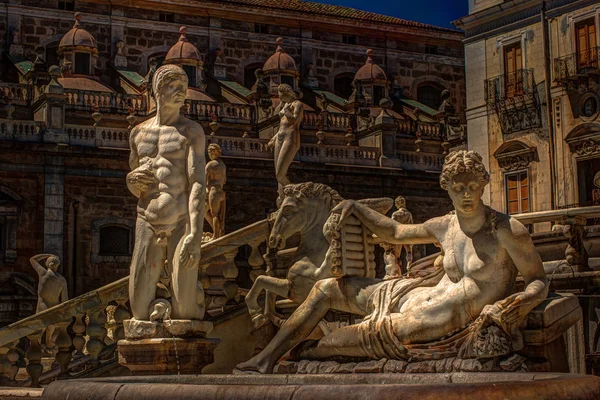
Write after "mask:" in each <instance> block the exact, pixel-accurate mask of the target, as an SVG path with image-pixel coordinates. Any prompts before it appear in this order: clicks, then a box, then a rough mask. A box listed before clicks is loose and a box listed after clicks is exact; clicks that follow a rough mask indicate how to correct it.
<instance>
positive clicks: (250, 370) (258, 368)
mask: <svg viewBox="0 0 600 400" xmlns="http://www.w3.org/2000/svg"><path fill="white" fill-rule="evenodd" d="M257 357H258V356H255V357H252V358H251V359H249V360H248V361H246V362H243V363H240V364H238V365H236V367H235V369H234V370H233V373H234V374H236V375H242V374H246V375H255V374H269V373H271V372H272V370H273V368H271V367H270V366H269V364H268V363H264V362H261V360H259V359H258V358H257Z"/></svg>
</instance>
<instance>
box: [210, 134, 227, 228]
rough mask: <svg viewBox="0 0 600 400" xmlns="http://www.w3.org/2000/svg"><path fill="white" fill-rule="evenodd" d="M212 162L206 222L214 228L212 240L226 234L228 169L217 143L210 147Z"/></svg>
mask: <svg viewBox="0 0 600 400" xmlns="http://www.w3.org/2000/svg"><path fill="white" fill-rule="evenodd" d="M208 156H209V157H210V161H209V162H208V163H207V164H206V168H205V171H206V216H205V218H206V220H207V221H208V223H209V225H210V226H211V228H212V237H211V240H214V239H218V238H220V237H221V236H223V235H224V234H225V207H226V203H225V200H226V193H225V190H223V186H224V185H225V183H227V167H226V166H225V163H224V162H223V160H222V159H221V147H220V146H219V145H218V144H216V143H211V144H209V145H208Z"/></svg>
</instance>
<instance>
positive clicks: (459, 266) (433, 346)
mask: <svg viewBox="0 0 600 400" xmlns="http://www.w3.org/2000/svg"><path fill="white" fill-rule="evenodd" d="M488 183H489V174H488V172H487V171H486V169H485V166H484V165H483V163H482V158H481V156H480V155H479V154H477V153H475V152H472V151H459V152H452V153H450V154H449V155H448V156H447V157H446V161H445V164H444V167H443V170H442V173H441V176H440V185H441V187H442V188H443V189H445V190H447V192H448V195H449V196H450V198H451V200H452V202H453V204H454V208H455V211H454V212H453V213H450V214H448V215H445V216H442V217H438V218H433V219H430V220H429V221H426V222H425V223H423V224H401V223H399V222H397V221H395V220H394V219H391V218H388V217H385V216H384V215H381V214H380V213H378V212H376V211H374V210H372V209H371V208H369V207H368V206H366V205H365V204H361V203H360V202H357V201H352V200H345V201H343V202H341V203H340V204H338V205H337V206H336V207H335V208H334V209H333V210H332V217H331V221H332V222H331V225H332V228H331V231H332V232H334V237H335V238H336V240H332V241H331V244H330V249H329V250H328V254H331V257H328V256H326V257H325V260H324V262H323V265H322V266H321V268H330V269H331V271H332V273H333V275H334V278H328V279H322V280H318V281H317V282H316V283H315V284H314V287H312V290H311V291H310V293H309V294H308V296H307V297H306V299H305V300H304V301H303V303H302V304H301V305H300V307H298V309H296V311H295V312H294V313H293V315H292V316H291V317H290V318H289V319H288V321H287V323H286V324H285V325H283V326H282V328H281V329H280V331H279V332H278V333H277V335H276V336H275V337H274V339H273V340H272V341H271V342H270V343H269V345H268V346H267V347H266V348H265V349H264V350H263V351H262V352H261V353H259V354H258V355H256V356H255V357H253V358H252V359H251V360H249V361H248V362H246V363H242V364H239V365H238V367H237V371H240V372H259V373H271V372H272V371H273V367H274V365H275V364H276V362H277V361H278V360H279V359H280V357H281V356H283V355H284V354H285V353H286V352H288V351H289V350H292V349H293V352H292V355H293V357H294V358H295V359H309V360H310V359H312V360H327V359H329V358H331V357H336V356H341V357H365V358H371V359H382V358H387V359H396V360H407V359H415V358H416V359H424V360H426V359H431V358H451V357H458V358H461V359H471V358H474V359H483V358H491V357H500V356H508V355H511V354H513V353H514V352H516V351H519V350H521V349H523V346H524V342H523V332H522V330H521V327H522V325H523V322H524V320H525V319H526V317H527V315H528V314H529V312H530V311H531V310H533V309H534V308H535V307H536V306H537V305H538V304H540V303H541V302H542V301H543V300H544V299H545V298H546V296H547V294H548V280H547V278H546V275H545V273H544V269H543V266H542V261H541V259H540V256H539V254H538V253H537V251H536V250H535V247H534V245H533V242H532V240H531V237H530V235H529V232H528V230H527V229H526V228H525V227H524V226H523V225H522V224H521V223H520V222H518V221H517V220H516V219H514V218H511V217H510V216H508V215H504V214H502V213H499V212H497V211H495V210H492V209H491V208H490V207H488V206H487V205H485V204H483V202H482V201H481V197H482V194H483V191H484V188H485V186H486V185H487V184H488ZM289 208H290V209H291V210H286V209H285V208H284V207H282V209H281V210H279V212H280V213H282V214H283V215H287V214H292V213H293V205H290V206H289ZM352 219H356V220H358V221H359V223H360V224H359V225H358V227H357V228H358V230H356V231H355V232H369V233H373V234H375V235H377V237H378V238H379V239H380V240H381V241H382V242H385V243H389V244H390V245H406V244H408V245H411V244H427V243H439V244H440V246H441V247H442V250H443V254H444V257H443V259H442V260H440V261H441V262H440V263H439V264H438V265H437V266H438V268H439V269H437V270H434V271H433V272H431V273H430V274H428V275H426V276H423V277H418V278H407V279H391V280H383V281H382V280H378V279H374V277H371V276H369V275H368V273H369V272H368V270H367V271H365V272H362V274H361V272H360V270H361V268H363V269H366V268H365V267H367V265H364V264H363V263H361V262H357V261H358V260H360V259H361V256H362V255H361V254H365V253H366V248H365V247H364V245H363V247H362V249H361V248H358V247H356V248H353V249H349V248H348V245H347V243H350V242H352V241H351V240H350V238H352V236H351V235H356V233H355V232H350V231H349V230H348V229H347V228H346V229H345V228H344V227H345V226H348V224H349V222H348V221H351V220H352ZM328 222H329V221H328ZM339 227H342V228H341V229H340V228H339ZM352 229H356V227H354V226H353V227H352ZM336 235H339V236H336ZM352 243H353V242H352ZM353 246H354V243H353ZM361 251H362V253H361ZM366 259H367V260H368V258H366ZM517 273H520V274H521V276H522V277H523V278H524V281H525V288H524V290H523V291H521V292H517V293H512V294H511V291H512V289H513V287H514V283H515V279H516V276H517ZM330 309H335V310H338V311H342V312H349V313H353V314H358V315H361V316H364V317H365V318H364V319H363V321H362V322H361V323H359V324H355V325H350V326H346V327H342V328H340V329H338V330H335V331H333V332H331V333H328V334H327V335H325V336H324V337H323V338H322V339H320V340H317V341H315V340H313V341H306V342H303V343H302V344H301V345H299V346H297V345H298V344H300V342H302V340H304V339H305V338H307V337H308V336H309V335H310V334H311V333H312V332H313V330H314V329H315V328H316V327H317V325H318V324H319V322H320V321H321V319H322V318H323V317H324V316H325V315H326V313H327V312H328V311H329V310H330Z"/></svg>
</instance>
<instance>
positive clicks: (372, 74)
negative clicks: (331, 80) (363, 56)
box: [354, 49, 387, 81]
mask: <svg viewBox="0 0 600 400" xmlns="http://www.w3.org/2000/svg"><path fill="white" fill-rule="evenodd" d="M372 55H373V50H372V49H369V50H367V61H366V62H365V65H363V66H362V67H360V68H359V70H358V71H356V75H354V79H357V80H359V81H366V80H387V76H386V75H385V72H384V71H383V69H382V68H381V67H380V66H379V65H377V64H375V62H374V61H373V59H372V58H371V56H372Z"/></svg>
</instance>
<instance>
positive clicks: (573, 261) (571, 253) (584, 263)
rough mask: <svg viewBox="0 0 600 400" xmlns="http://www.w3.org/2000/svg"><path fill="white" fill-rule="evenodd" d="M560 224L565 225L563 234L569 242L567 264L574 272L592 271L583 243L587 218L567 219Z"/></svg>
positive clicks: (566, 253)
mask: <svg viewBox="0 0 600 400" xmlns="http://www.w3.org/2000/svg"><path fill="white" fill-rule="evenodd" d="M560 224H561V225H565V227H564V228H563V233H564V235H565V236H566V237H567V239H568V240H569V243H568V244H567V249H566V250H565V259H566V260H567V263H568V264H569V266H570V267H571V268H572V269H573V271H577V272H583V271H590V266H589V264H588V253H587V251H586V249H585V245H584V242H583V239H584V237H585V225H586V218H585V217H582V216H576V217H571V218H565V219H563V220H562V221H560Z"/></svg>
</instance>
